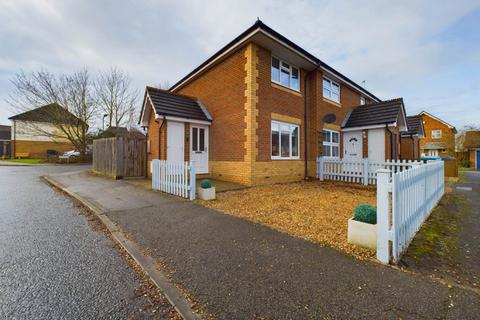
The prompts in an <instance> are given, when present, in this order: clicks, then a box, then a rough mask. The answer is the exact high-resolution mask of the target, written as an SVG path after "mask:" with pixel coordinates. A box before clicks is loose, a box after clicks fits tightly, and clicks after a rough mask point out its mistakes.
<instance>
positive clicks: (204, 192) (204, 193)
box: [198, 187, 215, 200]
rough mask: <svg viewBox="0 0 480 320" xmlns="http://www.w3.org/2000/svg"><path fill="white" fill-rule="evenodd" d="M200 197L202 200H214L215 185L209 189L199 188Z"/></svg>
mask: <svg viewBox="0 0 480 320" xmlns="http://www.w3.org/2000/svg"><path fill="white" fill-rule="evenodd" d="M198 197H199V198H200V199H202V200H214V199H215V187H211V188H208V189H203V188H198Z"/></svg>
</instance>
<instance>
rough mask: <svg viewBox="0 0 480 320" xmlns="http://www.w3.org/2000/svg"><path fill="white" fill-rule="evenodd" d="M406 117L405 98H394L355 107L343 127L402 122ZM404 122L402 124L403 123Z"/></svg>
mask: <svg viewBox="0 0 480 320" xmlns="http://www.w3.org/2000/svg"><path fill="white" fill-rule="evenodd" d="M404 119H405V109H404V106H403V99H402V98H398V99H392V100H388V101H383V102H378V103H373V104H368V105H364V106H359V107H357V108H355V109H353V110H352V111H351V113H350V115H349V116H348V119H346V122H345V124H344V125H343V128H361V127H368V126H375V125H387V124H394V123H397V124H398V125H401V124H400V123H398V122H401V120H403V123H404V121H405V120H404ZM403 123H402V124H403Z"/></svg>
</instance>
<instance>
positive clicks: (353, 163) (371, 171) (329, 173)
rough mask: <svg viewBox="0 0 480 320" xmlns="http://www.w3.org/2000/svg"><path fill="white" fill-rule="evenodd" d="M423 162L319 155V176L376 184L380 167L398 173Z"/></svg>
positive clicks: (321, 178)
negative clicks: (352, 158)
mask: <svg viewBox="0 0 480 320" xmlns="http://www.w3.org/2000/svg"><path fill="white" fill-rule="evenodd" d="M421 164H422V162H419V161H411V160H409V161H406V160H403V161H402V160H387V161H385V162H374V161H369V160H368V159H362V160H346V159H331V158H324V157H318V158H317V178H318V179H320V181H323V180H335V181H345V182H353V183H363V184H364V185H369V184H376V182H377V170H379V169H388V170H390V171H391V172H392V173H396V172H401V171H405V170H407V169H410V168H412V167H413V166H416V165H421Z"/></svg>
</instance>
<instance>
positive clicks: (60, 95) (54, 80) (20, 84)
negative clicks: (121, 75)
mask: <svg viewBox="0 0 480 320" xmlns="http://www.w3.org/2000/svg"><path fill="white" fill-rule="evenodd" d="M11 82H12V83H13V85H14V91H13V93H12V94H11V95H10V97H9V98H8V99H7V102H8V103H9V104H10V105H11V106H12V107H13V108H14V109H15V110H16V111H17V112H26V111H29V110H32V109H34V108H37V107H42V106H48V107H46V108H42V112H41V113H40V114H39V115H37V117H38V118H37V119H36V121H32V122H29V126H30V127H31V129H32V130H35V131H36V132H37V134H39V135H43V136H47V137H50V138H51V139H52V140H54V141H55V140H58V141H61V140H65V139H66V140H68V141H70V142H71V143H72V144H73V146H74V147H75V148H76V149H77V150H78V151H80V152H81V153H82V154H85V151H86V149H87V143H88V136H87V133H88V129H89V127H90V125H91V124H93V122H94V120H95V117H96V111H97V110H96V105H95V103H94V100H93V97H92V94H91V90H92V84H91V81H90V77H89V73H88V70H87V69H83V70H82V71H79V72H75V73H73V74H71V75H65V74H64V75H60V76H58V77H56V76H55V75H53V74H52V73H50V72H48V71H44V70H42V71H39V72H34V73H31V74H25V73H24V72H23V71H21V72H20V73H18V74H16V75H15V77H14V79H12V80H11ZM44 123H49V124H51V125H53V126H54V127H55V128H56V129H57V130H51V129H50V127H45V126H44V125H42V124H44Z"/></svg>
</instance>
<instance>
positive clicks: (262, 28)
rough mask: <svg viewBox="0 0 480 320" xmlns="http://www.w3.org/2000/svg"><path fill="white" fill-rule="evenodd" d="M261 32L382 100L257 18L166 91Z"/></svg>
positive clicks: (171, 89) (192, 76)
mask: <svg viewBox="0 0 480 320" xmlns="http://www.w3.org/2000/svg"><path fill="white" fill-rule="evenodd" d="M258 32H261V33H264V34H266V35H267V36H269V37H270V38H272V39H273V40H276V41H277V42H279V43H280V44H282V45H284V46H287V47H290V48H291V49H292V50H293V51H295V52H296V53H297V54H299V55H301V56H303V57H304V58H305V59H307V60H309V61H310V62H311V63H312V64H314V65H316V68H321V69H323V70H324V71H327V72H329V73H331V74H333V75H334V76H336V77H338V78H339V79H340V80H342V81H343V82H345V83H346V84H348V85H350V86H351V87H353V88H354V89H356V90H358V91H360V92H361V93H363V94H365V95H366V96H368V97H370V98H372V99H373V100H376V102H380V101H382V100H381V99H379V98H378V97H376V96H375V95H374V94H372V93H371V92H369V91H368V90H366V89H364V88H363V87H361V86H360V85H358V84H357V83H355V82H354V81H353V80H351V79H349V78H348V77H346V76H345V75H343V74H342V73H340V72H338V71H337V70H335V69H334V68H332V67H331V66H329V65H328V64H326V63H325V62H323V61H321V60H320V59H318V58H317V57H315V56H314V55H312V54H311V53H309V52H308V51H306V50H305V49H303V48H302V47H300V46H298V45H297V44H295V43H294V42H292V41H290V40H289V39H287V38H286V37H284V36H283V35H281V34H280V33H278V32H277V31H275V30H273V29H272V28H270V27H269V26H267V25H266V24H264V23H263V22H262V21H261V20H257V21H256V22H255V23H254V24H253V25H252V26H251V27H249V28H248V29H247V30H245V31H244V32H242V33H241V34H240V35H239V36H237V37H236V38H235V39H233V40H232V41H230V42H229V43H228V44H227V45H225V46H224V47H223V48H221V49H220V50H219V51H217V52H216V53H215V54H213V55H212V56H211V57H210V58H208V59H207V60H205V61H204V62H203V63H201V64H200V65H199V66H198V67H196V68H195V69H193V70H192V71H191V72H190V73H188V74H187V75H186V76H184V77H183V78H181V79H180V80H179V81H177V82H176V83H175V84H174V85H173V86H171V87H170V89H169V90H168V91H173V90H176V89H178V88H179V87H181V86H183V85H184V84H185V83H186V82H188V81H189V80H191V79H192V78H194V77H195V76H196V75H198V74H200V73H201V72H203V71H204V70H205V69H207V68H208V67H209V66H210V65H211V64H213V63H215V62H216V61H217V60H219V59H220V58H221V57H222V56H224V55H226V54H228V53H229V52H230V51H231V50H232V49H234V48H235V47H236V46H238V45H239V44H242V43H243V42H244V41H245V40H247V39H248V38H249V37H251V36H253V35H254V34H256V33H258Z"/></svg>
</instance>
